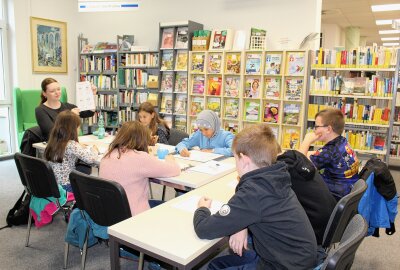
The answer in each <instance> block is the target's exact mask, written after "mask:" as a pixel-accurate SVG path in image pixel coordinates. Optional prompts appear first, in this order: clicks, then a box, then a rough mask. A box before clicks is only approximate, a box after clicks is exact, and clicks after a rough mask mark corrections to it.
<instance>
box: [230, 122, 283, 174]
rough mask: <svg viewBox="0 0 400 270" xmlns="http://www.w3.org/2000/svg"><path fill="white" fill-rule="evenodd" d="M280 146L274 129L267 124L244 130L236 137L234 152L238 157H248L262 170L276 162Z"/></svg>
mask: <svg viewBox="0 0 400 270" xmlns="http://www.w3.org/2000/svg"><path fill="white" fill-rule="evenodd" d="M278 146H279V144H278V143H277V141H276V138H275V135H274V133H273V132H272V129H271V128H270V127H269V126H268V125H267V124H258V125H254V126H249V127H247V128H244V129H243V130H242V131H241V132H239V133H238V134H237V135H236V136H235V139H234V140H233V144H232V151H233V153H235V154H236V155H237V156H239V155H240V154H243V155H246V156H248V157H249V158H250V159H251V160H252V161H253V163H254V164H255V165H257V166H258V167H260V168H261V167H267V166H271V165H272V164H273V163H275V162H276V157H277V155H278Z"/></svg>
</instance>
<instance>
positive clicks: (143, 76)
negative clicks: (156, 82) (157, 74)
mask: <svg viewBox="0 0 400 270" xmlns="http://www.w3.org/2000/svg"><path fill="white" fill-rule="evenodd" d="M150 75H151V74H148V72H147V70H144V69H120V70H118V79H119V84H120V85H121V86H125V87H128V88H135V89H137V88H142V89H145V88H147V83H148V81H149V76H150Z"/></svg>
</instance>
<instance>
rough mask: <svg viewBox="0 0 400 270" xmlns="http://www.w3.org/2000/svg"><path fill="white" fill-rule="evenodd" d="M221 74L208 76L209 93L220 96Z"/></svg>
mask: <svg viewBox="0 0 400 270" xmlns="http://www.w3.org/2000/svg"><path fill="white" fill-rule="evenodd" d="M221 84H222V77H221V76H212V77H209V78H208V91H207V94H208V95H212V96H220V95H221Z"/></svg>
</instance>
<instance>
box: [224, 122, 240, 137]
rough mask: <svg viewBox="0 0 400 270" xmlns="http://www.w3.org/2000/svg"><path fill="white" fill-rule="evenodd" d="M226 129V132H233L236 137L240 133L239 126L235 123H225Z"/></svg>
mask: <svg viewBox="0 0 400 270" xmlns="http://www.w3.org/2000/svg"><path fill="white" fill-rule="evenodd" d="M224 129H225V130H226V131H230V132H232V133H233V134H234V135H236V134H237V133H238V131H239V125H238V123H235V122H225V123H224Z"/></svg>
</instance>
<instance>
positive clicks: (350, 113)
mask: <svg viewBox="0 0 400 270" xmlns="http://www.w3.org/2000/svg"><path fill="white" fill-rule="evenodd" d="M327 107H336V108H338V109H340V110H341V111H342V112H343V114H344V116H345V121H346V122H347V123H348V124H351V123H360V124H377V125H388V124H389V119H390V108H388V107H383V108H382V107H378V106H377V105H362V104H358V102H357V100H354V102H353V103H344V102H341V103H336V104H327V105H325V104H309V105H308V118H309V119H314V117H315V115H316V114H317V113H318V112H319V111H320V110H323V109H325V108H327Z"/></svg>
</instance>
